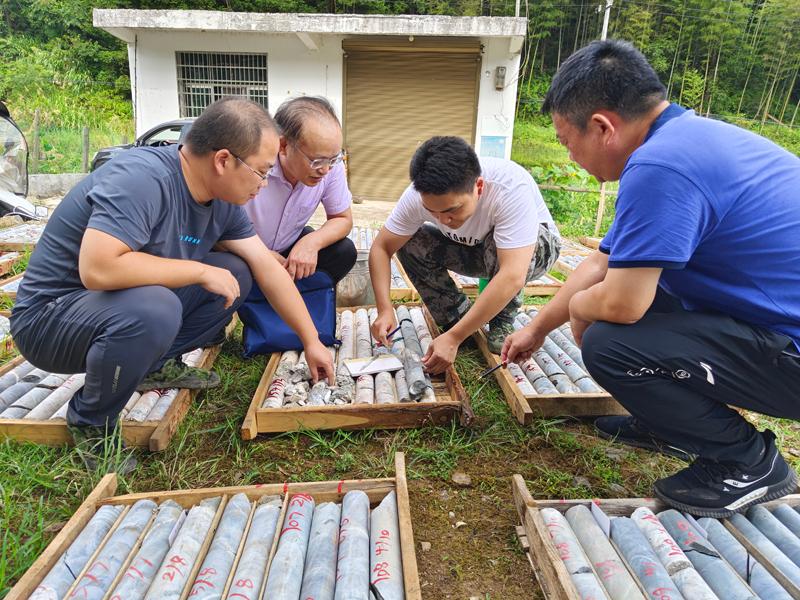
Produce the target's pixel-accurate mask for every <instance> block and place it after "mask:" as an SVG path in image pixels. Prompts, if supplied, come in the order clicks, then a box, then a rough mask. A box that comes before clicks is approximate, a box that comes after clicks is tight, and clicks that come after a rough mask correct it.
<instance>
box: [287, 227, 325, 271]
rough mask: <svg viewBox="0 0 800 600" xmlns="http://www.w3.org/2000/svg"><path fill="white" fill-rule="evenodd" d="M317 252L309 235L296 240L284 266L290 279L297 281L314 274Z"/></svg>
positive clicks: (315, 245)
mask: <svg viewBox="0 0 800 600" xmlns="http://www.w3.org/2000/svg"><path fill="white" fill-rule="evenodd" d="M319 250H320V249H319V247H318V246H317V244H316V243H315V242H314V239H313V238H312V237H311V234H309V235H306V236H303V237H301V238H300V239H299V240H297V243H296V244H295V245H294V248H292V251H291V252H289V257H288V258H287V259H286V263H285V264H284V266H285V267H286V270H287V271H289V275H290V276H291V277H292V279H294V280H295V281H297V280H298V279H302V278H303V277H308V276H309V275H313V274H314V271H316V270H317V259H318V257H319Z"/></svg>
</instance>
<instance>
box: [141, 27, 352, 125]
mask: <svg viewBox="0 0 800 600" xmlns="http://www.w3.org/2000/svg"><path fill="white" fill-rule="evenodd" d="M316 41H317V42H318V46H319V49H318V50H313V51H312V50H309V49H308V48H306V46H305V45H304V44H303V43H302V42H301V41H300V39H299V38H298V37H297V36H296V35H293V34H271V35H268V36H267V35H259V34H250V33H216V32H206V33H202V34H197V33H189V32H169V33H158V32H145V33H142V32H140V33H138V34H137V38H136V51H135V52H129V55H130V71H131V81H132V82H135V83H134V84H133V91H134V105H135V110H136V112H135V117H136V135H140V134H141V133H144V132H145V131H147V130H148V129H149V128H150V127H153V126H154V125H158V124H159V123H161V122H162V121H167V120H169V119H175V118H177V117H178V116H179V108H178V80H177V70H176V66H175V52H178V51H188V52H259V53H263V52H266V53H267V55H268V57H267V77H268V84H267V85H268V90H269V92H268V93H269V110H270V111H271V112H275V109H276V108H278V106H279V105H280V104H281V102H283V101H284V100H285V99H287V98H289V97H291V96H299V95H303V94H306V95H321V96H325V97H327V98H328V99H329V100H330V101H331V102H332V103H333V105H334V108H335V109H336V111H337V112H338V113H339V115H341V108H342V91H343V83H342V38H341V36H320V37H318V38H317V40H316Z"/></svg>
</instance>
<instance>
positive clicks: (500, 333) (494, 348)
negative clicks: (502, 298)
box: [486, 319, 514, 354]
mask: <svg viewBox="0 0 800 600" xmlns="http://www.w3.org/2000/svg"><path fill="white" fill-rule="evenodd" d="M512 333H514V326H513V325H512V324H511V323H509V322H508V321H501V320H499V319H498V320H492V321H489V335H488V336H486V338H487V341H488V342H489V352H491V353H492V354H500V351H501V350H502V349H503V342H505V341H506V338H507V337H508V336H509V335H511V334H512Z"/></svg>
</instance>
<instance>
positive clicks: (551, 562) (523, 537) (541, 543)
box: [511, 475, 800, 600]
mask: <svg viewBox="0 0 800 600" xmlns="http://www.w3.org/2000/svg"><path fill="white" fill-rule="evenodd" d="M511 488H512V493H513V496H514V506H515V507H516V509H517V514H518V515H519V520H520V523H521V524H520V525H518V526H517V528H516V532H517V537H518V538H519V540H520V543H521V544H522V547H523V549H524V550H525V554H526V556H527V558H528V562H530V564H531V568H532V569H533V572H534V574H535V575H536V580H537V581H538V583H539V587H540V588H541V589H542V593H543V594H544V597H545V599H546V600H580V599H581V596H580V595H579V594H578V591H577V590H576V589H575V585H574V584H573V583H572V580H571V578H570V575H569V572H568V571H567V568H566V566H565V565H564V562H563V561H562V560H561V558H560V557H559V554H558V550H557V549H556V548H555V546H554V545H553V542H552V540H551V538H550V533H549V531H548V529H547V526H546V525H545V523H544V520H543V519H542V516H541V514H540V512H539V510H540V509H542V508H554V509H556V510H557V511H559V512H561V513H565V512H567V510H569V509H570V508H572V507H573V506H576V505H578V504H582V505H584V506H586V507H589V506H590V505H591V504H593V503H594V504H596V505H597V506H598V507H599V508H601V509H602V510H603V512H605V513H606V514H607V515H608V516H609V517H629V516H630V515H631V513H633V511H635V510H636V509H637V508H640V507H645V508H649V509H650V510H652V511H653V512H659V511H662V510H666V509H668V508H671V507H670V506H668V505H667V504H665V503H664V502H662V501H661V500H658V499H656V498H611V499H608V500H600V499H594V500H534V498H533V496H531V494H530V492H529V491H528V488H527V486H526V485H525V480H524V479H523V478H522V476H521V475H514V476H513V477H512V480H511ZM778 504H788V505H790V506H792V507H796V506H799V505H800V494H792V495H789V496H784V497H783V498H779V499H778V500H773V501H771V502H765V503H764V504H762V505H761V506H764V507H766V508H770V507H772V506H777V505H778ZM720 522H721V523H722V524H723V525H724V526H725V529H727V530H728V531H729V532H730V533H731V535H733V537H735V538H736V540H737V541H738V542H739V543H740V544H742V546H744V547H745V549H746V550H747V552H748V553H749V554H750V555H752V556H753V558H754V559H756V560H757V561H758V562H760V563H761V565H762V566H764V567H765V568H766V569H767V570H768V571H769V572H770V574H771V575H772V576H773V577H774V578H775V579H776V580H777V581H778V583H779V584H780V585H781V587H783V588H784V589H785V590H786V591H787V592H788V593H789V595H790V596H792V598H796V599H800V587H798V586H796V585H794V584H793V583H792V582H791V581H790V580H789V579H787V578H786V576H785V575H783V573H781V571H780V570H778V568H777V567H775V565H773V564H772V563H771V562H770V561H769V560H768V559H767V558H766V557H765V556H764V555H763V553H761V552H760V551H759V550H758V549H757V548H756V547H755V546H753V544H752V543H750V542H749V541H748V540H747V538H745V537H744V535H742V534H741V533H740V532H739V530H738V529H737V528H736V526H735V525H733V523H731V522H730V521H729V520H728V519H720ZM612 545H613V542H612ZM620 558H621V559H622V560H623V562H625V559H624V558H622V555H621V554H620ZM629 570H630V571H631V573H632V572H633V571H632V570H631V569H630V568H629Z"/></svg>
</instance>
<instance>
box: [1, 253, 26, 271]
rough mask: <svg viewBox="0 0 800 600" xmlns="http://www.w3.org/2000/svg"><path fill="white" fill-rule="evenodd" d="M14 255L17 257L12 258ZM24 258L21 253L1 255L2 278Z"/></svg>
mask: <svg viewBox="0 0 800 600" xmlns="http://www.w3.org/2000/svg"><path fill="white" fill-rule="evenodd" d="M14 254H15V255H16V256H12V255H14ZM9 256H11V258H7V257H9ZM23 258H24V256H23V254H22V253H20V252H8V253H0V277H2V276H3V275H7V274H8V273H10V272H11V271H12V270H13V269H14V267H15V266H17V265H18V264H19V263H20V262H22V259H23Z"/></svg>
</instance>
